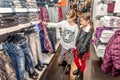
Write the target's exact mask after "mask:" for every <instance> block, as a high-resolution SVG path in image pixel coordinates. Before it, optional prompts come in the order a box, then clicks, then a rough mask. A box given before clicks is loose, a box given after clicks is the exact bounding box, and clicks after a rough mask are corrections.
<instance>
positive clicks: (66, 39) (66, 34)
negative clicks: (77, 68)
mask: <svg viewBox="0 0 120 80" xmlns="http://www.w3.org/2000/svg"><path fill="white" fill-rule="evenodd" d="M66 17H67V20H64V21H61V22H59V23H50V22H43V24H44V25H47V26H48V28H50V27H60V28H61V29H62V36H61V45H62V48H61V62H60V63H59V66H66V65H67V69H66V71H65V73H66V74H68V73H69V72H70V69H71V62H72V59H73V56H72V54H71V53H70V52H69V51H68V50H69V49H71V48H75V42H76V36H77V34H78V26H77V24H76V23H75V19H76V12H75V11H74V10H72V9H71V10H69V11H68V12H67V13H66ZM65 54H67V55H68V59H67V58H66V57H65Z"/></svg>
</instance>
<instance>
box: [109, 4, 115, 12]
mask: <svg viewBox="0 0 120 80" xmlns="http://www.w3.org/2000/svg"><path fill="white" fill-rule="evenodd" d="M114 7H115V3H114V2H112V3H109V4H108V11H107V12H108V13H113V11H114Z"/></svg>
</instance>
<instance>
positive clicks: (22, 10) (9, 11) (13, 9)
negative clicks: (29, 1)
mask: <svg viewBox="0 0 120 80" xmlns="http://www.w3.org/2000/svg"><path fill="white" fill-rule="evenodd" d="M16 12H39V10H38V8H0V13H16Z"/></svg>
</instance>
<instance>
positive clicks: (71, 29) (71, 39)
mask: <svg viewBox="0 0 120 80" xmlns="http://www.w3.org/2000/svg"><path fill="white" fill-rule="evenodd" d="M48 27H60V28H61V29H62V36H61V45H62V47H63V48H65V49H67V50H68V49H69V48H75V43H76V36H77V34H78V31H79V29H78V26H77V24H75V25H73V26H71V25H70V24H69V23H68V21H66V20H65V21H61V22H59V23H48Z"/></svg>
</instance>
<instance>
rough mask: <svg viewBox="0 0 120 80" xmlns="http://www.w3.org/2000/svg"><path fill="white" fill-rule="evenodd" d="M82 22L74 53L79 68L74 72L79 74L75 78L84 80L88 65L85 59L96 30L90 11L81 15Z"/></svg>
mask: <svg viewBox="0 0 120 80" xmlns="http://www.w3.org/2000/svg"><path fill="white" fill-rule="evenodd" d="M80 24H81V26H80V31H79V33H78V35H77V40H76V48H77V52H76V53H75V54H74V62H75V64H76V66H77V68H78V69H77V70H75V71H74V72H73V75H77V76H76V78H75V80H83V72H84V70H85V66H86V63H85V61H86V60H87V59H88V57H89V55H90V53H89V47H90V41H91V38H92V34H93V31H94V28H93V22H92V20H91V16H90V14H89V13H83V14H82V15H81V16H80Z"/></svg>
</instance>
